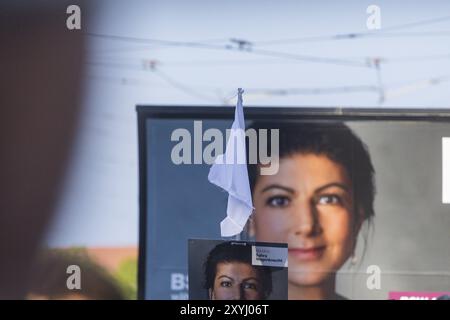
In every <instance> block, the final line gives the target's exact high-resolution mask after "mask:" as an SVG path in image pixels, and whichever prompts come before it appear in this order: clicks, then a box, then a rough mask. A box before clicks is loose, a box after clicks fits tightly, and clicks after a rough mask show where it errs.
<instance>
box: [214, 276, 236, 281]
mask: <svg viewBox="0 0 450 320" xmlns="http://www.w3.org/2000/svg"><path fill="white" fill-rule="evenodd" d="M222 278H227V279H230V280H231V281H234V279H233V278H231V277H229V276H226V275H221V276H219V277H217V279H222Z"/></svg>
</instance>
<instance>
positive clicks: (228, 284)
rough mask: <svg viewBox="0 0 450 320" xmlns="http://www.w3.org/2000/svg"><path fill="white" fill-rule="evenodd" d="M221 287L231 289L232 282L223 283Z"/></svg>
mask: <svg viewBox="0 0 450 320" xmlns="http://www.w3.org/2000/svg"><path fill="white" fill-rule="evenodd" d="M220 286H221V287H224V288H229V287H231V282H230V281H222V282H221V283H220Z"/></svg>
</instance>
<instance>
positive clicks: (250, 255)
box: [188, 239, 288, 300]
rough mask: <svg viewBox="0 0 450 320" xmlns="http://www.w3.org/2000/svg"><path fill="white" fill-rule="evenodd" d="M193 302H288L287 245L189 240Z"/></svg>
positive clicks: (190, 288)
mask: <svg viewBox="0 0 450 320" xmlns="http://www.w3.org/2000/svg"><path fill="white" fill-rule="evenodd" d="M188 260H189V261H188V269H189V270H188V271H189V299H190V300H287V298H288V290H287V280H288V247H287V244H283V243H266V242H249V241H230V240H227V241H225V240H205V239H189V240H188Z"/></svg>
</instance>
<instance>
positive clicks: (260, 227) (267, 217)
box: [255, 209, 288, 242]
mask: <svg viewBox="0 0 450 320" xmlns="http://www.w3.org/2000/svg"><path fill="white" fill-rule="evenodd" d="M258 213H259V214H257V216H256V228H255V231H256V239H257V240H258V241H266V242H286V238H287V230H288V221H286V219H284V218H283V215H280V214H278V213H277V212H274V210H273V209H270V210H260V211H259V212H258Z"/></svg>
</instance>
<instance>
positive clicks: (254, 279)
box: [242, 277, 259, 282]
mask: <svg viewBox="0 0 450 320" xmlns="http://www.w3.org/2000/svg"><path fill="white" fill-rule="evenodd" d="M250 280H253V281H256V282H259V280H258V278H255V277H250V278H245V279H243V280H242V282H246V281H250Z"/></svg>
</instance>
